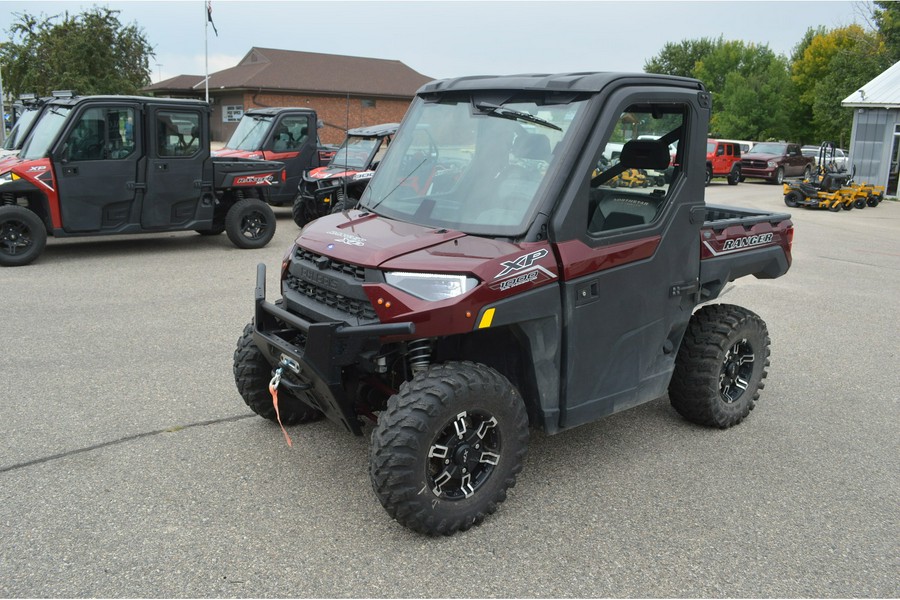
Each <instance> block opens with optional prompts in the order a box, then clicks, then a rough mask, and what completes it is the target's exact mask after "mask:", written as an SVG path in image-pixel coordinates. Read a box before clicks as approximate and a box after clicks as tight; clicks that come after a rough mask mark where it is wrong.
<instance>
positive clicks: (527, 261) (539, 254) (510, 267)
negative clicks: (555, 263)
mask: <svg viewBox="0 0 900 600" xmlns="http://www.w3.org/2000/svg"><path fill="white" fill-rule="evenodd" d="M547 254H548V251H547V249H546V248H541V249H540V250H535V251H534V252H531V253H529V254H525V255H522V256H520V257H519V258H517V259H515V260H507V261H504V262H502V263H500V264H501V265H503V270H502V271H500V272H499V273H497V274H496V275H494V279H497V278H498V277H503V276H504V275H509V274H510V273H515V272H516V271H521V270H522V269H527V268H528V267H530V266H532V265H533V264H534V263H535V262H537V261H539V260H540V259H542V258H544V257H545V256H547Z"/></svg>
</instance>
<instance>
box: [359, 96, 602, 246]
mask: <svg viewBox="0 0 900 600" xmlns="http://www.w3.org/2000/svg"><path fill="white" fill-rule="evenodd" d="M586 105H587V100H580V99H579V100H573V99H571V98H569V99H567V100H565V101H561V102H555V103H550V102H545V101H543V100H540V99H527V100H521V101H520V100H515V99H514V100H510V101H507V102H505V103H502V104H498V103H496V101H492V102H488V101H486V100H485V101H480V100H478V99H473V98H470V97H458V98H448V99H443V100H441V101H440V102H428V101H424V100H422V99H421V98H420V99H417V100H416V101H415V103H414V104H413V105H412V107H410V111H409V114H408V115H407V117H406V119H405V120H404V123H403V125H402V127H401V128H400V131H399V132H398V134H397V137H396V138H395V139H394V141H393V143H392V144H391V148H390V150H389V151H388V152H387V154H386V155H385V157H384V160H382V161H381V164H380V165H379V167H378V170H377V171H376V172H375V177H374V178H373V179H372V182H371V183H370V184H369V186H368V187H367V188H366V191H365V192H364V194H363V197H362V200H361V202H360V204H361V206H363V207H364V208H367V209H369V210H372V211H373V212H376V213H378V214H382V215H384V216H388V217H390V218H394V219H398V220H401V221H407V222H411V223H416V224H419V225H424V226H428V227H441V228H448V229H456V230H459V231H463V232H466V233H474V234H481V235H497V236H507V237H511V236H515V235H517V234H521V233H524V232H525V231H526V230H527V228H528V225H529V224H530V222H531V220H532V219H533V218H534V215H535V212H536V210H537V208H538V206H537V205H538V201H539V197H540V195H539V191H540V190H542V189H543V188H544V187H546V184H545V181H549V180H550V177H548V173H552V172H553V171H554V169H555V167H556V164H557V163H558V161H559V157H560V153H558V152H556V153H554V152H553V150H554V149H555V148H556V147H557V146H558V145H560V144H563V143H565V141H566V139H567V136H569V133H570V131H572V130H573V128H571V125H572V123H573V122H574V121H575V120H576V118H577V117H578V115H579V113H580V112H582V111H583V110H584V107H585V106H586Z"/></svg>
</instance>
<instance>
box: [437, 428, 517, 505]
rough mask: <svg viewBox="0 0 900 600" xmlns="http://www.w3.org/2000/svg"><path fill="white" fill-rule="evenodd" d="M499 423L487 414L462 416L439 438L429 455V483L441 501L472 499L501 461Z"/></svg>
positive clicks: (443, 430) (440, 434)
mask: <svg viewBox="0 0 900 600" xmlns="http://www.w3.org/2000/svg"><path fill="white" fill-rule="evenodd" d="M496 426H497V420H496V419H495V418H494V417H493V416H491V415H489V414H486V413H481V412H478V413H468V412H462V413H459V414H458V415H457V416H456V418H455V419H454V420H453V421H452V422H450V423H448V424H447V425H446V426H445V427H444V428H443V429H442V430H441V431H440V432H439V433H438V435H437V436H436V438H435V441H434V443H433V444H432V445H431V447H430V448H429V451H428V464H427V470H428V473H427V475H428V481H429V483H430V487H431V491H432V493H433V494H434V495H435V496H437V497H439V498H442V499H447V500H461V499H464V498H469V497H470V496H472V495H473V494H474V493H475V492H476V491H477V490H478V488H480V487H481V486H482V485H483V484H484V482H485V481H487V479H488V478H489V477H490V475H491V473H492V472H493V470H494V467H495V466H496V465H497V463H498V462H499V460H500V434H499V431H498V430H497V427H496Z"/></svg>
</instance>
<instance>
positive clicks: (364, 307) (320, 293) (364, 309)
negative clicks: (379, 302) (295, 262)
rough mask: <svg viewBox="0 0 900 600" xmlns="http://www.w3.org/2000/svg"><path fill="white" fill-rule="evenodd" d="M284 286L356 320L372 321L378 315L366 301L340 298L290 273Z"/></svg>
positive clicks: (334, 293)
mask: <svg viewBox="0 0 900 600" xmlns="http://www.w3.org/2000/svg"><path fill="white" fill-rule="evenodd" d="M285 284H286V285H287V287H288V288H290V289H292V290H294V291H295V292H297V293H300V294H303V295H304V296H306V297H307V298H311V299H312V300H315V301H316V302H320V303H322V304H324V305H325V306H329V307H331V308H333V309H335V310H339V311H341V312H342V313H346V314H348V315H350V316H352V317H355V318H357V319H364V320H366V321H372V320H376V319H377V318H378V315H376V314H375V309H374V308H372V304H371V302H369V301H368V300H355V299H353V298H348V297H346V296H342V295H340V294H338V293H336V292H332V291H330V290H326V289H323V288H321V287H319V286H318V285H316V284H314V283H311V282H309V281H303V280H301V279H300V278H298V277H295V276H294V275H291V274H290V273H288V275H287V277H286V279H285Z"/></svg>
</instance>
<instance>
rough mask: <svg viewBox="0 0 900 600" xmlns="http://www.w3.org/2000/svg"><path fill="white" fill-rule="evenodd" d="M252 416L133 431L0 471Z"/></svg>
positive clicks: (3, 470)
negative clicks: (122, 435)
mask: <svg viewBox="0 0 900 600" xmlns="http://www.w3.org/2000/svg"><path fill="white" fill-rule="evenodd" d="M253 416H254V415H236V416H233V417H225V418H222V419H213V420H211V421H199V422H197V423H189V424H188V425H175V426H171V427H166V428H165V429H157V430H156V431H145V432H143V433H135V434H132V435H126V436H125V437H122V438H119V439H117V440H110V441H108V442H101V443H99V444H94V445H93V446H86V447H84V448H76V449H75V450H69V451H67V452H60V453H59V454H51V455H50V456H44V457H42V458H35V459H33V460H29V461H25V462H21V463H18V464H15V465H10V466H8V467H0V473H8V472H10V471H16V470H18V469H25V468H27V467H33V466H35V465H40V464H43V463H47V462H51V461H54V460H59V459H61V458H67V457H69V456H74V455H75V454H83V453H85V452H92V451H94V450H99V449H100V448H107V447H109V446H117V445H119V444H125V443H128V442H133V441H134V440H139V439H141V438H146V437H151V436H154V435H160V434H161V433H174V432H177V431H184V430H185V429H193V428H194V427H207V426H209V425H218V424H220V423H230V422H232V421H240V420H242V419H252V418H253Z"/></svg>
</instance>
